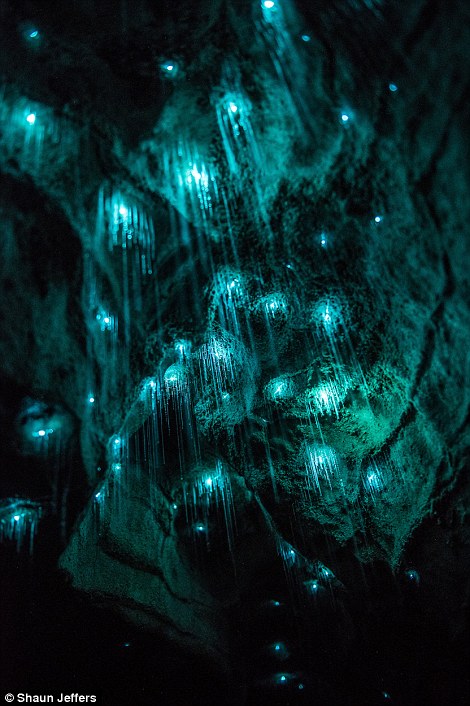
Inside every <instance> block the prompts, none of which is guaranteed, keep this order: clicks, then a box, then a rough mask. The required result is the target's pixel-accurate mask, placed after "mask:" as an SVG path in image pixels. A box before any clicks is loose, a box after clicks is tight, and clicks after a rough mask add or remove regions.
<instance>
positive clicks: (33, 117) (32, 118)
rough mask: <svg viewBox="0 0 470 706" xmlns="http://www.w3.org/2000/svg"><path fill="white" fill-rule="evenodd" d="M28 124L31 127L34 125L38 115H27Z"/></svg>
mask: <svg viewBox="0 0 470 706" xmlns="http://www.w3.org/2000/svg"><path fill="white" fill-rule="evenodd" d="M26 122H28V123H29V124H30V125H34V123H35V122H36V113H30V114H29V115H27V116H26Z"/></svg>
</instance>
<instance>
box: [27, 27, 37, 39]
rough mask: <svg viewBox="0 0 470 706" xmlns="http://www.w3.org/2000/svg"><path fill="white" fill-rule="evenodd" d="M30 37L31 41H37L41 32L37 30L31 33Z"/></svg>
mask: <svg viewBox="0 0 470 706" xmlns="http://www.w3.org/2000/svg"><path fill="white" fill-rule="evenodd" d="M29 36H30V38H31V39H36V37H39V32H38V30H37V29H34V30H33V31H32V32H30V33H29Z"/></svg>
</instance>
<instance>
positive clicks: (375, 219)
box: [374, 216, 382, 223]
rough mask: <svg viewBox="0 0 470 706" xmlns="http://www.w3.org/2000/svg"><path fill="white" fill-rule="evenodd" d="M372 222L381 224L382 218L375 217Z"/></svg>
mask: <svg viewBox="0 0 470 706" xmlns="http://www.w3.org/2000/svg"><path fill="white" fill-rule="evenodd" d="M374 221H375V222H376V223H381V222H382V216H376V217H375V218H374Z"/></svg>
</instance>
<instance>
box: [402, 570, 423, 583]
mask: <svg viewBox="0 0 470 706" xmlns="http://www.w3.org/2000/svg"><path fill="white" fill-rule="evenodd" d="M405 577H406V578H407V579H408V581H409V582H410V583H413V584H415V585H416V586H418V585H419V582H420V577H419V574H418V572H417V571H416V569H408V571H405Z"/></svg>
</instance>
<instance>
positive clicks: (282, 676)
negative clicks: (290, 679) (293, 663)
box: [279, 674, 287, 682]
mask: <svg viewBox="0 0 470 706" xmlns="http://www.w3.org/2000/svg"><path fill="white" fill-rule="evenodd" d="M286 680H287V677H286V676H284V674H282V675H281V676H280V677H279V681H281V682H285V681H286Z"/></svg>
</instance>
